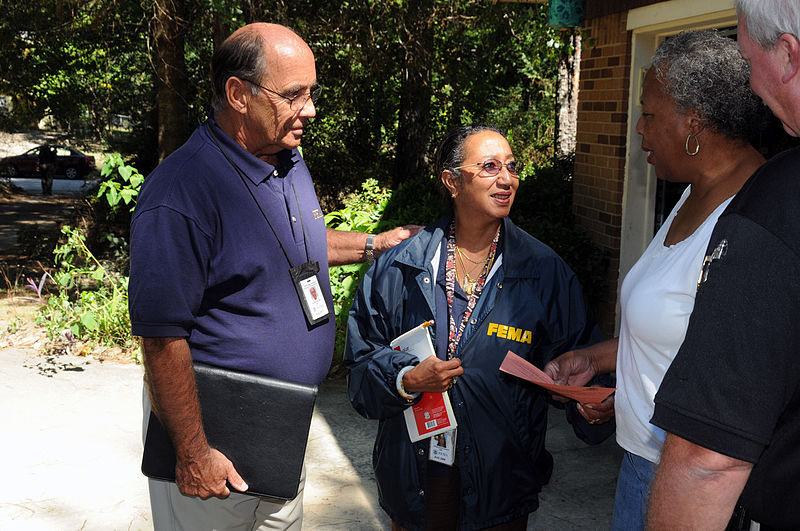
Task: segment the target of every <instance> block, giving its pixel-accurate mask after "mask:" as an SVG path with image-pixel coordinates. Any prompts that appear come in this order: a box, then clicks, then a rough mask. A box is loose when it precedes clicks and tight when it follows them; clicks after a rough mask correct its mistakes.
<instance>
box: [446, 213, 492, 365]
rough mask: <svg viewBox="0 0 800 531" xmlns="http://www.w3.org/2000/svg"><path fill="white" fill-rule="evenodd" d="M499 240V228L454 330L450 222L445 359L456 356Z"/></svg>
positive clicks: (452, 231) (453, 227)
mask: <svg viewBox="0 0 800 531" xmlns="http://www.w3.org/2000/svg"><path fill="white" fill-rule="evenodd" d="M499 240H500V228H499V227H498V228H497V233H496V234H495V235H494V239H493V240H492V245H491V246H490V247H489V255H488V256H487V257H486V263H485V264H484V265H483V271H481V276H480V277H478V280H477V283H476V285H475V289H474V291H473V292H472V295H470V296H469V300H467V309H466V310H465V311H464V318H463V319H461V324H460V325H459V327H458V329H456V322H455V319H454V318H453V297H455V285H456V225H455V220H453V221H451V222H450V227H449V228H448V229H447V262H446V265H445V270H446V273H445V280H446V282H445V289H446V294H447V315H448V317H449V320H450V323H449V324H450V330H449V332H450V333H449V335H448V336H447V359H452V358H453V357H455V355H456V348H457V347H458V342H459V341H460V340H461V335H462V334H463V333H464V329H465V328H466V326H467V322H468V321H469V318H470V316H471V315H472V310H474V309H475V305H476V304H477V303H478V298H479V297H480V296H481V292H482V291H483V285H484V284H485V283H486V277H487V275H488V274H489V269H490V268H491V267H492V264H493V263H494V258H495V254H496V253H497V244H498V242H499Z"/></svg>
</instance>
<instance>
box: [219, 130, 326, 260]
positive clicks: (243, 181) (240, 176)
mask: <svg viewBox="0 0 800 531" xmlns="http://www.w3.org/2000/svg"><path fill="white" fill-rule="evenodd" d="M212 128H213V125H210V124H209V126H208V132H209V134H210V135H211V139H212V140H213V141H214V143H215V144H216V145H217V147H218V148H219V150H220V151H221V152H222V154H223V155H225V158H226V159H228V162H230V164H231V166H233V167H234V168H235V169H236V173H238V174H239V178H241V180H242V184H244V187H245V188H247V191H248V192H250V197H252V198H253V201H255V203H256V206H257V207H258V210H259V211H260V212H261V215H262V216H264V219H265V220H266V221H267V225H269V228H270V229H271V230H272V234H273V235H274V236H275V239H276V240H278V245H280V246H281V251H283V256H285V257H286V261H287V262H289V265H290V266H291V267H292V268H294V267H295V266H294V263H293V262H292V259H291V258H289V253H287V252H286V248H285V247H284V246H283V242H282V241H281V239H280V237H278V233H277V232H276V231H275V227H273V226H272V223H270V221H269V217H268V216H267V213H266V212H264V209H263V208H261V203H259V202H258V199H256V196H255V194H254V193H253V190H252V189H251V188H250V185H248V184H247V177H246V176H245V174H244V172H243V171H242V170H241V169H240V168H239V166H238V165H237V164H236V163H235V162H233V160H231V158H230V157H229V156H228V153H227V152H226V151H225V150H224V149H222V146H221V145H220V143H219V141H217V135H216V134H215V133H214V130H213V129H212ZM292 192H294V200H295V202H296V203H297V211H298V214H299V215H300V228H301V229H302V231H303V246H304V247H305V249H306V261H308V260H310V259H311V257H310V254H309V252H308V238H307V237H306V226H305V223H304V222H303V210H302V209H301V208H300V199H299V198H298V197H297V190H295V188H294V183H292Z"/></svg>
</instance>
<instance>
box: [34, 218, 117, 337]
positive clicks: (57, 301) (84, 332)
mask: <svg viewBox="0 0 800 531" xmlns="http://www.w3.org/2000/svg"><path fill="white" fill-rule="evenodd" d="M61 232H62V233H63V235H64V236H66V242H65V243H64V244H62V245H59V246H58V247H57V248H56V249H55V251H54V255H55V258H56V268H57V269H56V270H55V271H54V272H53V273H52V274H51V276H52V278H53V280H54V281H55V284H56V287H57V291H56V293H54V294H52V295H50V297H49V298H48V300H47V304H46V305H45V306H43V307H42V309H41V310H39V311H38V312H37V314H36V322H37V324H39V325H40V326H43V327H44V328H45V329H46V330H47V333H48V336H49V338H50V340H51V341H54V340H56V339H62V338H63V339H67V340H68V341H73V340H75V339H78V340H82V341H86V342H91V343H95V344H98V345H103V346H106V347H114V346H119V347H123V348H131V347H132V346H133V338H132V337H131V334H130V328H131V325H130V319H129V317H128V278H127V277H122V276H119V275H116V274H114V273H112V272H110V271H109V270H107V269H106V268H105V267H103V265H102V264H101V263H100V261H99V260H98V259H97V258H96V257H95V255H94V254H92V252H91V251H90V250H89V248H88V247H87V246H86V237H85V236H84V235H83V233H82V231H80V230H77V229H73V228H71V227H69V226H65V227H63V228H62V229H61Z"/></svg>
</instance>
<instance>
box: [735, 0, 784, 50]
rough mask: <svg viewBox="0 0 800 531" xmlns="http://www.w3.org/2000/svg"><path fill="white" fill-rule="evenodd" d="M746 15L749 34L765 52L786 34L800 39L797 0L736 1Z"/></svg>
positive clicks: (741, 11)
mask: <svg viewBox="0 0 800 531" xmlns="http://www.w3.org/2000/svg"><path fill="white" fill-rule="evenodd" d="M733 4H734V5H735V6H736V11H737V12H738V13H739V14H740V15H744V18H745V21H746V23H747V34H748V35H750V38H751V39H753V42H755V43H756V44H758V45H759V46H760V47H761V48H763V49H764V50H770V49H772V47H773V46H775V43H776V42H778V39H779V38H780V36H781V35H782V34H784V33H788V34H790V35H794V36H795V37H797V38H798V39H800V3H798V2H797V0H734V2H733Z"/></svg>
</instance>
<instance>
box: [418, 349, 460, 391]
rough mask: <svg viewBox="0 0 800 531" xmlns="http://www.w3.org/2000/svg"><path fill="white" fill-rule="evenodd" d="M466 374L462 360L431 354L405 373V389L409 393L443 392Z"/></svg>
mask: <svg viewBox="0 0 800 531" xmlns="http://www.w3.org/2000/svg"><path fill="white" fill-rule="evenodd" d="M462 374H464V368H463V367H462V366H461V360H460V359H458V358H453V359H451V360H447V361H442V360H440V359H439V358H437V357H436V356H429V357H428V358H426V359H425V360H423V361H422V362H421V363H420V364H419V365H417V366H416V367H414V368H413V369H411V370H410V371H408V372H407V373H405V374H404V375H403V389H405V390H406V392H408V393H443V392H444V391H447V390H448V389H450V387H451V386H452V385H453V379H454V378H456V377H457V376H461V375H462Z"/></svg>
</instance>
